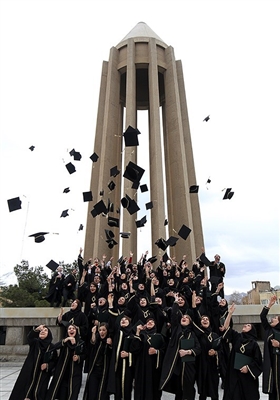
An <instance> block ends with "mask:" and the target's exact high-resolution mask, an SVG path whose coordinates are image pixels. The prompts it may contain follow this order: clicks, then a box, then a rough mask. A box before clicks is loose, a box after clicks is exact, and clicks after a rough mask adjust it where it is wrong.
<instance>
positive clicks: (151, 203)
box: [145, 201, 153, 210]
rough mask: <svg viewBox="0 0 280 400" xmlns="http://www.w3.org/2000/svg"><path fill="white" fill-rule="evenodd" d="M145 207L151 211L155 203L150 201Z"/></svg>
mask: <svg viewBox="0 0 280 400" xmlns="http://www.w3.org/2000/svg"><path fill="white" fill-rule="evenodd" d="M145 206H146V210H151V209H152V208H153V202H152V201H150V202H149V203H146V204H145Z"/></svg>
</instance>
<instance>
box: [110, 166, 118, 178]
mask: <svg viewBox="0 0 280 400" xmlns="http://www.w3.org/2000/svg"><path fill="white" fill-rule="evenodd" d="M119 173H120V171H119V170H118V167H117V165H116V166H115V167H113V168H111V169H110V176H113V177H114V178H115V177H116V176H117V175H119Z"/></svg>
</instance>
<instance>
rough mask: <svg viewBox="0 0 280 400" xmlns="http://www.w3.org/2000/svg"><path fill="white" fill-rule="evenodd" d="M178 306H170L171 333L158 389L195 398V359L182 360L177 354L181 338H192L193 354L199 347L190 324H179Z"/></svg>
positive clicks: (178, 395)
mask: <svg viewBox="0 0 280 400" xmlns="http://www.w3.org/2000/svg"><path fill="white" fill-rule="evenodd" d="M180 317H181V315H180V313H179V306H178V304H177V303H174V304H173V306H172V315H171V325H172V333H171V338H170V341H169V344H168V346H167V349H166V353H165V357H164V360H163V366H162V372H161V378H160V389H161V390H164V391H166V392H170V393H174V394H176V396H177V397H178V398H180V397H182V396H183V393H184V396H185V397H184V398H188V399H194V398H195V389H194V384H195V377H196V361H195V360H192V361H187V362H185V361H183V360H182V359H181V357H180V356H179V350H180V349H181V340H182V339H193V341H194V347H193V348H192V351H193V356H194V357H195V359H196V357H198V356H199V354H200V352H201V349H200V344H199V341H198V338H197V336H196V335H195V333H194V331H193V329H192V325H189V326H187V327H183V326H182V325H181V324H180Z"/></svg>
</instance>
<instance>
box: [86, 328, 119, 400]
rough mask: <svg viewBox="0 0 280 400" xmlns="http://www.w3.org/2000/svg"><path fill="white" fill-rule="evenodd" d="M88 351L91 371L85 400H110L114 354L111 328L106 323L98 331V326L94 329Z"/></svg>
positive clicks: (87, 381)
mask: <svg viewBox="0 0 280 400" xmlns="http://www.w3.org/2000/svg"><path fill="white" fill-rule="evenodd" d="M97 330H98V332H97ZM88 350H89V355H88V366H89V371H88V376H87V380H86V386H85V391H84V397H83V400H109V397H110V396H109V393H108V392H107V379H108V370H109V365H110V358H111V353H112V339H111V338H110V337H109V326H108V324H107V323H106V322H101V324H100V325H99V327H98V329H97V327H96V326H94V327H93V328H92V336H91V341H90V344H89V347H88Z"/></svg>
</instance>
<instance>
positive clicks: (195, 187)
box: [189, 185, 199, 193]
mask: <svg viewBox="0 0 280 400" xmlns="http://www.w3.org/2000/svg"><path fill="white" fill-rule="evenodd" d="M198 189H199V186H197V185H192V186H190V189H189V192H190V193H198Z"/></svg>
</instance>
